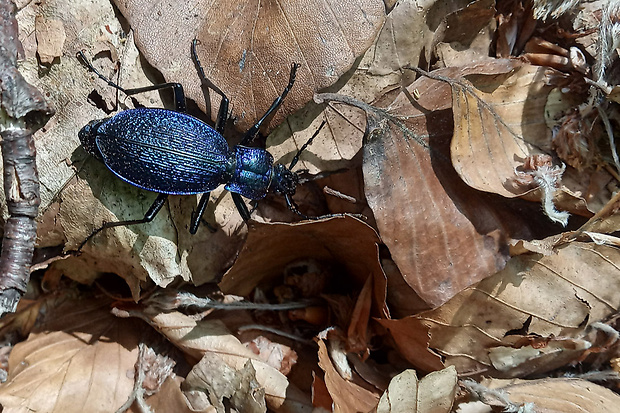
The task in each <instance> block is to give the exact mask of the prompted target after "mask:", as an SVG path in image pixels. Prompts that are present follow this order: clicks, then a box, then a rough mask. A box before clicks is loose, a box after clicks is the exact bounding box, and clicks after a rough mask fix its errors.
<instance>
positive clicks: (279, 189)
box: [269, 164, 299, 195]
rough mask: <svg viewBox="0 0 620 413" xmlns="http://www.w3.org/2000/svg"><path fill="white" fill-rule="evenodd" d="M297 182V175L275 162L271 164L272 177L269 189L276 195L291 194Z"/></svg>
mask: <svg viewBox="0 0 620 413" xmlns="http://www.w3.org/2000/svg"><path fill="white" fill-rule="evenodd" d="M298 184H299V176H297V174H296V173H295V172H293V171H291V170H290V169H288V168H287V167H286V166H284V165H282V164H276V165H274V166H273V178H272V179H271V185H270V186H269V189H270V190H272V191H274V192H275V193H276V194H278V195H293V194H295V190H296V189H297V185H298Z"/></svg>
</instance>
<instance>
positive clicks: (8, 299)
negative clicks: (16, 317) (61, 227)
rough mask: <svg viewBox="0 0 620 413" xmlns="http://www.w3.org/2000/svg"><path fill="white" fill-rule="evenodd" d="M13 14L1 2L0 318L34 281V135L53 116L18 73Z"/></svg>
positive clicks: (36, 182) (36, 192) (36, 184)
mask: <svg viewBox="0 0 620 413" xmlns="http://www.w3.org/2000/svg"><path fill="white" fill-rule="evenodd" d="M15 11H16V8H15V5H14V4H13V2H10V1H3V2H0V136H1V137H2V156H3V167H4V174H3V175H4V193H5V197H6V202H7V207H8V211H9V218H8V220H7V222H6V224H5V226H4V238H3V241H2V255H1V256H0V315H1V314H4V313H6V312H13V311H15V308H16V307H17V303H18V302H19V299H20V297H21V295H22V294H23V293H24V292H26V286H27V284H28V280H29V278H30V265H31V264H32V255H33V252H34V243H35V240H36V235H37V225H36V221H35V219H36V217H37V214H38V212H39V204H40V198H39V176H38V173H37V167H36V161H35V160H36V150H35V146H34V140H33V138H32V134H33V133H34V131H36V130H37V129H39V128H40V127H42V126H43V125H44V124H45V123H46V122H47V120H48V119H49V117H50V116H51V115H52V114H53V110H52V109H51V108H50V107H49V106H48V105H47V103H46V102H45V100H44V99H43V96H42V95H41V93H40V92H39V91H38V90H37V89H36V88H34V87H33V86H32V85H30V84H28V83H27V82H26V81H25V80H24V78H23V77H22V76H21V74H20V73H19V72H18V70H17V55H18V53H21V54H23V48H22V46H21V43H20V42H19V40H18V31H17V21H16V20H15Z"/></svg>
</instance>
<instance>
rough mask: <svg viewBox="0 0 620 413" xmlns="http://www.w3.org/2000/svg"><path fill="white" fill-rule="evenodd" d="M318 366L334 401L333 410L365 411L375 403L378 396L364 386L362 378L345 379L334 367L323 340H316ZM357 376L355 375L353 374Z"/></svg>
mask: <svg viewBox="0 0 620 413" xmlns="http://www.w3.org/2000/svg"><path fill="white" fill-rule="evenodd" d="M318 345H319V366H320V367H321V368H322V369H323V371H324V372H325V385H326V386H327V389H328V390H329V394H330V395H331V397H332V400H333V401H334V404H333V411H334V412H336V413H338V412H343V413H344V412H367V411H370V410H371V409H372V408H373V407H375V406H376V405H377V401H378V400H379V396H378V395H377V394H375V393H374V390H370V389H369V388H366V387H364V386H368V385H365V382H364V381H363V380H355V379H354V380H353V381H350V380H345V379H344V378H342V376H341V375H340V373H338V371H337V370H336V368H335V367H334V364H333V363H332V361H331V359H330V357H329V354H328V352H327V346H326V345H325V341H324V340H319V341H318ZM355 377H356V378H357V376H355Z"/></svg>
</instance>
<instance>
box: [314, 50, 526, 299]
mask: <svg viewBox="0 0 620 413" xmlns="http://www.w3.org/2000/svg"><path fill="white" fill-rule="evenodd" d="M496 65H497V66H499V67H507V68H510V67H511V63H509V62H508V61H500V62H497V63H496ZM484 67H485V65H479V66H471V67H468V68H464V69H447V70H446V73H450V74H456V73H463V72H461V70H463V71H464V72H465V73H471V72H478V71H480V70H483V68H484ZM409 90H410V93H413V91H415V90H417V91H418V92H419V93H420V96H421V97H420V99H418V100H417V101H416V102H415V103H414V104H412V102H411V101H409V100H408V99H407V97H406V95H400V96H399V97H398V98H397V99H396V101H394V102H393V103H392V104H391V105H390V111H389V112H386V111H385V110H382V109H376V108H373V107H371V106H369V105H364V104H362V103H361V102H359V101H358V102H357V103H356V102H355V101H352V100H351V99H346V98H342V97H338V96H334V95H328V94H323V95H317V98H318V99H326V100H338V99H340V100H341V101H345V103H347V102H348V103H351V104H353V105H358V106H359V107H362V108H364V109H365V110H367V111H368V113H369V114H370V115H371V117H370V121H369V122H370V124H369V130H370V137H369V138H368V142H367V143H366V145H365V147H364V181H365V185H366V197H367V200H368V203H369V205H370V207H371V208H372V209H373V211H374V214H375V218H376V219H377V225H378V228H379V231H380V233H381V237H382V239H383V241H384V243H385V244H386V245H387V246H388V248H389V249H390V252H391V254H392V258H393V259H394V261H395V262H396V264H397V266H398V267H399V269H400V271H401V273H402V274H403V276H404V277H405V279H406V280H407V283H408V284H409V285H410V286H411V287H412V288H413V289H414V290H415V291H416V293H417V294H418V295H419V296H420V297H421V298H422V299H423V300H425V301H426V302H427V303H428V304H429V305H431V306H438V305H441V304H442V303H444V302H445V301H447V300H448V299H449V298H450V297H452V296H453V295H454V294H456V293H457V292H459V291H460V290H461V289H463V288H465V287H466V286H468V285H471V284H472V283H474V282H476V281H479V280H480V279H482V278H484V277H486V276H489V275H491V274H493V273H494V272H496V271H497V270H500V269H501V268H503V265H504V263H505V260H506V259H507V248H506V244H505V239H506V238H507V237H508V234H510V235H511V236H514V235H516V234H518V233H519V232H520V233H521V234H522V235H529V234H528V232H529V228H528V226H527V225H526V224H524V223H523V222H519V220H520V219H519V218H517V216H515V215H514V214H513V213H512V212H511V210H510V208H509V207H507V206H506V205H501V206H500V203H499V202H498V199H496V198H492V197H487V196H484V195H483V194H480V193H479V192H477V191H473V190H472V189H471V188H468V187H467V186H466V185H465V184H464V183H463V182H462V181H461V180H460V179H459V178H458V175H457V174H456V172H455V171H454V169H453V168H452V167H451V165H450V163H449V161H447V159H449V150H448V148H447V146H448V144H449V139H450V137H451V134H452V123H451V119H450V118H449V117H448V116H450V115H449V111H447V108H449V107H450V102H451V99H450V91H449V89H448V88H445V87H441V85H438V84H437V83H436V82H431V81H428V80H425V79H424V78H422V79H419V80H418V81H416V82H415V83H414V84H413V85H412V86H410V88H409ZM400 119H405V122H402V121H401V120H400ZM429 135H430V138H429V142H428V143H426V142H425V141H424V140H422V139H421V138H419V137H421V136H429ZM404 205H406V206H407V208H403V207H402V206H404ZM500 217H501V218H500ZM517 222H519V223H517ZM513 234H514V235H513Z"/></svg>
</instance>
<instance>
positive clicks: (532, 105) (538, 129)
mask: <svg viewBox="0 0 620 413" xmlns="http://www.w3.org/2000/svg"><path fill="white" fill-rule="evenodd" d="M511 69H512V70H510V71H508V72H504V71H501V72H499V71H498V72H496V73H493V71H492V70H490V71H488V72H487V73H488V74H484V75H482V74H481V75H476V74H471V75H469V76H468V77H467V80H465V79H460V80H459V81H457V82H454V83H452V100H453V102H452V103H453V105H452V111H453V114H454V136H453V138H452V144H451V147H450V149H451V156H452V163H453V165H454V167H455V169H456V171H457V172H458V173H459V175H460V176H461V178H462V179H463V180H464V181H465V182H466V183H467V184H468V185H470V186H471V187H473V188H476V189H479V190H481V191H486V192H492V193H497V194H499V195H502V196H505V197H514V196H519V195H523V194H524V193H525V192H527V191H529V190H530V188H528V187H525V188H524V187H516V186H515V185H514V178H515V168H517V167H519V166H522V165H523V161H524V160H525V159H526V158H527V157H528V156H530V155H534V154H540V153H542V151H541V149H539V147H540V146H541V145H540V144H541V143H544V142H546V141H547V140H548V138H549V136H550V134H551V132H550V131H549V130H548V129H547V125H546V123H545V118H544V109H545V104H546V102H547V95H548V94H549V91H550V88H549V87H548V86H546V85H545V79H544V73H545V71H544V69H542V68H540V67H536V66H520V65H519V64H514V65H513V67H512V68H511ZM536 145H538V147H537V146H536Z"/></svg>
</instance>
